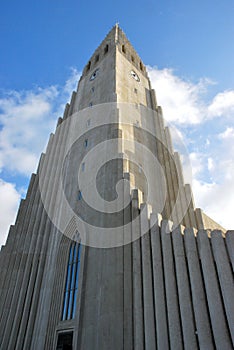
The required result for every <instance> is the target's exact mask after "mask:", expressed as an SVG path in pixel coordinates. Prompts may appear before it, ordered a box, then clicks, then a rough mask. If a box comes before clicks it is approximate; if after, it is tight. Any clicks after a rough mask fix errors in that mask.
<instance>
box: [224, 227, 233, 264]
mask: <svg viewBox="0 0 234 350" xmlns="http://www.w3.org/2000/svg"><path fill="white" fill-rule="evenodd" d="M226 244H227V250H228V255H229V258H230V261H231V264H232V270H233V271H234V231H227V233H226Z"/></svg>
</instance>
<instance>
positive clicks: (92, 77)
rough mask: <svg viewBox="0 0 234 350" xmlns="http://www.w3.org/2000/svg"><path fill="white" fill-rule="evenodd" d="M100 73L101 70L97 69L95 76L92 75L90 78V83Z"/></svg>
mask: <svg viewBox="0 0 234 350" xmlns="http://www.w3.org/2000/svg"><path fill="white" fill-rule="evenodd" d="M98 72H99V68H97V69H95V71H94V72H93V74H92V75H91V77H90V78H89V80H90V81H92V80H94V79H95V78H96V77H97V75H98Z"/></svg>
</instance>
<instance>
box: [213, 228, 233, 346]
mask: <svg viewBox="0 0 234 350" xmlns="http://www.w3.org/2000/svg"><path fill="white" fill-rule="evenodd" d="M211 243H212V250H213V254H214V259H215V262H216V267H217V272H218V277H219V283H220V288H221V292H222V296H223V302H224V308H225V311H226V316H227V321H228V325H229V330H230V334H231V337H232V342H233V345H234V280H233V273H232V271H231V265H230V264H229V260H228V255H227V250H226V247H225V243H224V238H223V237H222V232H221V231H218V230H215V231H212V233H211Z"/></svg>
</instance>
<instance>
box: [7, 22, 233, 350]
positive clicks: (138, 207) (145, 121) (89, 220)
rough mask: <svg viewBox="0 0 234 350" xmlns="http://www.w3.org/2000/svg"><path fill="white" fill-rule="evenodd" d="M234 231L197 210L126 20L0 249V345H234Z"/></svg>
mask: <svg viewBox="0 0 234 350" xmlns="http://www.w3.org/2000/svg"><path fill="white" fill-rule="evenodd" d="M233 268H234V231H226V230H225V229H224V228H223V227H221V226H220V225H219V224H218V223H216V222H215V221H214V220H212V219H211V218H210V217H208V216H207V215H206V214H205V213H204V212H203V211H202V210H201V209H200V208H196V206H195V203H194V200H193V194H192V189H191V186H190V185H189V184H186V183H184V178H183V169H182V163H181V157H180V154H179V153H178V152H176V151H174V148H173V143H172V138H171V134H170V130H169V128H168V126H166V125H165V122H164V118H163V111H162V108H161V106H159V105H158V104H157V99H156V94H155V91H154V90H153V89H152V87H151V83H150V80H149V77H148V74H147V70H146V67H145V65H144V63H143V62H142V60H141V58H140V57H139V56H138V54H137V53H136V51H135V49H134V48H133V47H132V45H131V43H130V42H129V40H128V39H127V37H126V35H125V34H124V32H123V31H122V30H121V28H120V27H119V26H118V24H116V25H115V26H114V27H113V28H112V29H111V31H110V32H109V33H108V34H107V36H106V37H105V39H104V40H103V41H102V43H101V44H100V46H99V47H98V48H97V49H96V51H95V52H94V54H93V55H92V57H91V58H90V59H89V61H88V63H87V65H86V66H85V67H84V69H83V72H82V76H81V78H80V80H79V82H78V87H77V90H76V91H74V92H72V96H71V101H70V103H67V105H66V106H65V109H64V114H63V117H60V118H58V122H57V127H56V130H55V132H54V133H53V134H51V135H50V138H49V142H48V145H47V148H46V151H45V153H42V155H41V157H40V161H39V164H38V169H37V172H36V174H32V176H31V180H30V184H29V187H28V191H27V195H26V198H25V199H23V200H21V203H20V207H19V210H18V214H17V218H16V222H15V224H14V225H12V226H11V227H10V230H9V234H8V238H7V241H6V244H5V245H4V246H2V248H1V251H0V349H2V350H7V349H9V350H13V349H24V350H28V349H33V350H41V349H46V350H52V349H54V350H62V349H63V350H71V349H73V350H100V349H101V350H109V349H111V350H131V349H132V350H156V349H159V350H166V349H173V350H176V349H178V350H179V349H188V350H193V349H204V350H208V349H220V350H224V349H225V350H226V349H230V350H231V349H233V346H234V329H233V328H234V302H233V301H234V284H233Z"/></svg>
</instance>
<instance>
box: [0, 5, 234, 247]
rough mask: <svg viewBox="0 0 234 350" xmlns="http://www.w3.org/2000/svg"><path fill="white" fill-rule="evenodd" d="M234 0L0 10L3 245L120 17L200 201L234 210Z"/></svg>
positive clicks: (226, 219) (224, 219) (220, 212)
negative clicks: (51, 139)
mask: <svg viewBox="0 0 234 350" xmlns="http://www.w3.org/2000/svg"><path fill="white" fill-rule="evenodd" d="M233 18H234V2H233V1H231V0H223V1H220V0H219V1H218V0H212V1H211V0H203V1H201V0H198V1H184V0H178V1H172V0H165V1H152V0H146V1H144V2H143V1H132V0H130V1H128V2H127V1H122V0H120V1H118V2H117V1H116V2H110V1H104V0H103V1H99V2H87V1H83V0H78V1H73V0H66V1H65V0H56V1H55V0H50V1H48V0H46V1H45V0H41V1H40V2H39V1H38V2H32V1H28V0H22V1H20V2H19V1H8V2H2V4H1V11H0V40H1V55H0V212H1V213H3V214H2V216H1V218H0V237H2V238H1V239H0V244H1V243H3V241H4V237H5V235H6V232H7V230H8V229H7V227H8V225H9V224H10V223H12V222H13V221H14V216H15V212H16V209H17V205H18V201H19V198H20V196H24V194H25V191H26V188H27V183H28V179H29V176H30V174H31V172H32V171H35V169H36V164H37V162H38V158H39V155H40V153H41V151H42V150H43V148H44V145H45V143H46V140H47V139H48V135H49V133H50V132H51V131H53V130H54V125H55V121H56V119H57V117H58V116H60V115H61V113H62V109H63V106H64V104H65V103H66V102H67V101H68V100H69V99H70V95H71V92H72V89H74V88H75V87H76V83H77V79H78V77H79V73H80V71H81V70H82V68H83V66H84V65H85V64H86V62H87V61H88V59H89V57H90V56H91V54H92V53H93V51H94V50H95V49H96V47H97V46H98V45H99V44H100V42H101V41H102V40H103V38H104V37H105V35H106V34H107V32H108V31H109V30H110V29H111V27H112V26H113V25H114V24H115V23H116V22H119V24H120V26H121V28H122V29H123V30H124V31H125V33H126V35H127V36H128V38H129V39H130V41H131V42H132V44H133V46H134V47H135V49H136V50H137V52H138V53H139V55H140V56H141V58H142V60H143V62H144V63H145V64H146V65H148V66H149V72H150V76H151V79H152V84H153V86H154V87H155V89H156V93H157V97H158V102H159V104H161V105H162V107H163V109H164V116H165V118H166V119H167V120H168V121H169V122H171V123H172V124H173V125H175V126H176V127H177V128H178V130H179V132H180V133H181V137H182V138H183V140H184V143H185V144H186V146H187V148H188V151H189V153H190V159H191V164H192V168H193V173H194V180H193V187H194V194H195V200H196V204H197V206H200V207H202V208H204V209H205V210H206V212H207V213H208V214H209V215H211V216H212V217H214V219H216V220H217V221H218V222H220V223H221V224H223V225H224V226H226V227H227V228H234V225H232V227H231V226H230V225H231V220H230V218H231V215H232V214H231V213H232V208H233V206H234V194H233V193H234V192H233V191H234V180H233V173H234V161H233V152H234V73H233V62H234V44H233V42H234V40H233V38H234V21H233Z"/></svg>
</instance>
